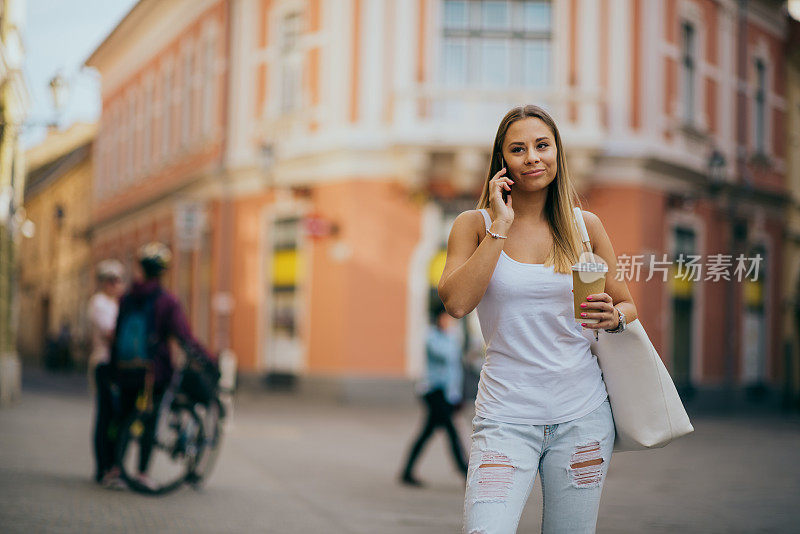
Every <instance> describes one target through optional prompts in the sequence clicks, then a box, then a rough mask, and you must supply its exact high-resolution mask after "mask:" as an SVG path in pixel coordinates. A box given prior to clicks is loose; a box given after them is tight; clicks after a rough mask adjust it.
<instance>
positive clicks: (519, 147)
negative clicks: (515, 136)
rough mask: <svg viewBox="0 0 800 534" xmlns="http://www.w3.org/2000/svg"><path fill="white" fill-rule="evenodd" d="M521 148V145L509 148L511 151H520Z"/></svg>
mask: <svg viewBox="0 0 800 534" xmlns="http://www.w3.org/2000/svg"><path fill="white" fill-rule="evenodd" d="M522 150H523V148H522V147H521V146H515V147H514V148H512V149H511V152H520V151H522Z"/></svg>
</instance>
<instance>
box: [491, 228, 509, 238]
mask: <svg viewBox="0 0 800 534" xmlns="http://www.w3.org/2000/svg"><path fill="white" fill-rule="evenodd" d="M486 233H487V234H489V235H490V236H492V237H493V238H494V239H508V236H507V235H500V234H496V233H494V232H492V231H491V230H489V229H488V228H487V229H486Z"/></svg>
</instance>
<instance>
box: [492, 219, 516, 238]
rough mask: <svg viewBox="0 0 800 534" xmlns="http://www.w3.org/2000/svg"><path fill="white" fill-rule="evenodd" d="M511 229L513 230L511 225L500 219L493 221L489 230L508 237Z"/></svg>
mask: <svg viewBox="0 0 800 534" xmlns="http://www.w3.org/2000/svg"><path fill="white" fill-rule="evenodd" d="M509 228H511V224H510V223H506V222H505V221H501V220H500V219H495V220H494V221H492V225H491V226H489V230H491V232H492V233H493V234H500V235H504V236H507V235H508V229H509Z"/></svg>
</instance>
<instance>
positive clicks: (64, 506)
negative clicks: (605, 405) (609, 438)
mask: <svg viewBox="0 0 800 534" xmlns="http://www.w3.org/2000/svg"><path fill="white" fill-rule="evenodd" d="M91 409H92V406H91V401H90V399H89V397H88V395H87V393H86V390H85V386H83V387H79V388H77V389H76V388H69V387H41V385H39V386H38V387H28V388H27V389H26V390H25V392H24V394H23V398H22V402H21V403H19V404H18V405H16V406H14V407H11V408H8V409H5V410H2V411H0V531H2V532H6V533H13V532H24V533H26V534H30V533H38V532H53V533H61V532H70V533H72V532H80V533H84V532H86V533H89V532H137V533H138V532H192V533H206V532H208V533H212V532H213V533H216V532H232V533H240V532H241V533H251V532H275V533H309V532H310V533H326V534H327V533H379V534H383V533H387V534H393V533H401V532H402V533H406V532H409V533H446V532H460V525H461V514H462V498H463V482H462V480H461V479H460V478H459V476H458V474H457V473H456V470H455V468H454V467H453V466H452V463H451V461H450V459H449V458H448V457H447V455H446V452H447V451H446V444H445V440H444V436H437V437H436V439H435V440H433V441H432V442H431V443H430V444H429V445H428V448H427V449H426V451H425V453H424V455H423V459H422V461H421V463H420V464H419V466H418V468H419V469H418V473H419V476H420V478H422V479H423V480H424V481H426V482H427V486H426V487H425V488H424V489H411V488H406V487H403V486H400V485H398V484H397V483H396V476H397V473H398V470H399V467H400V463H401V457H402V456H403V454H404V453H405V450H406V447H407V446H408V444H409V441H410V440H411V437H412V433H413V432H414V430H416V427H417V425H418V424H419V423H420V412H419V410H417V409H416V408H414V407H410V406H389V407H387V406H363V405H361V406H345V405H338V404H334V403H331V402H329V401H321V400H312V399H307V398H296V397H292V396H281V395H266V394H255V393H249V394H242V395H240V396H239V398H238V400H237V407H236V413H235V416H234V420H233V423H232V426H231V427H230V429H229V430H230V432H229V434H228V436H227V441H226V442H225V443H224V445H223V451H222V455H221V457H220V460H219V463H218V465H217V470H216V472H215V474H214V475H213V476H212V478H211V480H210V481H209V484H208V486H207V487H206V488H205V489H203V490H202V491H194V490H192V489H189V488H186V489H182V490H180V491H178V492H177V493H174V494H171V495H168V496H165V497H161V498H152V497H145V496H140V495H137V494H134V493H130V492H113V491H106V490H103V489H102V488H100V487H98V486H97V485H95V484H94V483H92V482H91V481H90V479H89V476H90V474H91V457H90V426H91V417H90V413H91ZM467 420H468V415H467V414H463V417H462V418H460V420H459V422H458V423H459V428H460V430H461V433H462V435H463V436H464V438H465V441H466V438H467V436H468V424H467ZM693 422H694V424H695V427H696V432H695V433H694V434H693V435H691V436H689V437H686V438H683V439H681V440H679V441H677V442H675V443H673V444H671V445H670V446H668V447H666V448H665V449H662V450H658V451H651V452H637V453H623V454H619V455H616V456H615V457H614V459H613V460H612V463H611V468H610V472H609V475H608V478H607V481H606V488H605V491H604V494H603V501H602V504H601V509H600V518H599V521H598V532H631V533H633V532H636V533H639V532H656V533H659V532H703V533H705V532H725V533H730V532H798V531H800V506H798V504H800V462H798V461H797V455H798V452H800V418H798V417H790V418H787V417H779V416H768V417H767V416H764V417H756V416H747V417H744V416H742V417H730V416H728V417H721V416H718V417H711V416H702V417H695V418H694V421H693ZM540 514H541V493H540V491H539V488H538V484H537V488H536V490H535V492H534V494H533V495H532V496H531V499H530V500H529V502H528V506H527V508H526V510H525V513H524V515H523V518H522V522H521V524H520V529H519V532H538V531H539V516H540Z"/></svg>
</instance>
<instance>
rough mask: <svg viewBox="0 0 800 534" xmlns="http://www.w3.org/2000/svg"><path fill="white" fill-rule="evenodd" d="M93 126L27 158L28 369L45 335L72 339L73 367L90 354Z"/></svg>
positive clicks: (24, 353) (23, 252)
mask: <svg viewBox="0 0 800 534" xmlns="http://www.w3.org/2000/svg"><path fill="white" fill-rule="evenodd" d="M95 133H96V127H95V126H94V125H92V124H75V125H73V126H72V127H70V128H69V129H67V130H64V131H60V132H52V133H51V134H50V135H49V136H48V137H47V138H46V139H45V140H44V141H43V142H42V143H41V144H40V145H38V146H36V147H34V148H32V149H30V150H29V151H28V152H27V153H26V159H27V161H28V174H27V181H26V187H25V201H24V202H25V203H24V206H25V210H26V212H27V217H28V219H29V220H31V221H32V222H33V223H34V225H35V232H34V233H33V235H32V236H31V237H29V238H27V239H25V240H23V241H22V243H21V246H20V251H19V264H20V271H19V306H20V308H19V309H20V317H21V321H20V327H19V331H18V337H17V340H18V350H19V353H20V356H21V357H22V360H23V362H24V363H34V364H39V363H44V361H43V359H44V357H45V352H46V342H47V339H48V337H49V338H55V337H56V336H58V335H59V334H61V335H64V333H65V332H68V333H69V338H70V340H71V349H72V350H71V353H72V359H73V363H74V364H75V365H77V366H79V367H80V366H82V365H84V364H85V362H86V358H87V356H88V343H89V340H90V333H89V328H88V323H87V319H86V304H87V301H88V299H89V297H90V296H91V293H92V291H93V288H94V277H93V266H92V264H91V256H90V253H91V249H90V244H89V243H90V242H89V239H90V234H89V223H90V215H91V212H90V210H89V209H88V205H87V199H88V198H90V197H91V191H92V157H91V155H92V143H93V141H94V137H95Z"/></svg>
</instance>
